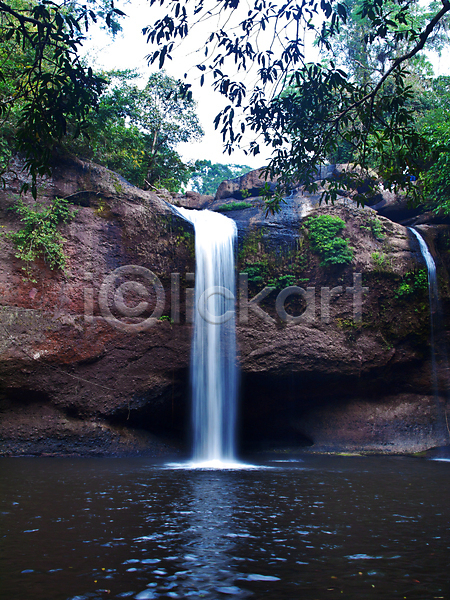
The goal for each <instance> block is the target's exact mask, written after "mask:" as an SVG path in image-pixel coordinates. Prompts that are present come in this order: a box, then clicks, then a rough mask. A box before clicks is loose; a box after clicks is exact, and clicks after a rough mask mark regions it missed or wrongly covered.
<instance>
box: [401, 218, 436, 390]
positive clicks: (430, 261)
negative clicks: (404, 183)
mask: <svg viewBox="0 0 450 600" xmlns="http://www.w3.org/2000/svg"><path fill="white" fill-rule="evenodd" d="M408 229H409V230H410V231H411V232H412V233H413V234H414V235H415V237H416V238H417V241H418V242H419V246H420V252H421V253H422V256H423V258H424V260H425V264H426V265H427V272H428V297H429V300H430V345H431V368H432V371H433V373H432V376H433V393H434V395H435V396H437V395H438V378H437V368H436V349H435V343H434V329H435V322H434V321H435V317H436V313H437V309H438V303H439V289H438V284H437V277H436V263H435V262H434V258H433V257H432V255H431V252H430V251H429V250H428V246H427V244H426V242H425V240H424V239H423V237H422V236H421V235H420V233H419V232H418V231H416V230H415V229H413V228H412V227H408Z"/></svg>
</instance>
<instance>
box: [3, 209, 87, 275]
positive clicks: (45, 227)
mask: <svg viewBox="0 0 450 600" xmlns="http://www.w3.org/2000/svg"><path fill="white" fill-rule="evenodd" d="M13 210H15V211H16V212H17V213H19V215H20V221H21V223H22V224H23V228H22V229H20V230H19V231H17V232H16V233H9V234H7V235H8V237H9V238H10V239H11V240H12V241H13V243H14V245H15V247H16V250H17V251H16V255H15V256H16V258H20V259H21V260H23V261H24V262H25V263H26V266H25V267H22V269H23V270H24V271H26V273H27V275H28V276H29V274H30V270H29V268H30V263H31V262H33V261H35V260H36V259H37V258H43V259H44V260H45V262H46V263H47V264H48V266H49V267H50V269H52V270H53V269H62V270H63V271H65V268H66V255H65V254H64V249H63V244H64V242H65V239H64V238H63V236H62V235H61V233H60V232H59V231H58V225H60V224H61V223H68V222H69V221H71V220H72V219H73V217H74V216H75V214H76V211H74V210H73V208H72V206H71V205H70V204H69V202H68V200H65V199H64V198H55V200H54V201H53V202H52V204H50V206H43V205H42V204H39V203H37V204H36V205H35V208H30V207H28V206H26V205H25V204H24V203H23V201H22V199H21V198H20V199H19V200H18V201H17V204H16V206H15V207H14V209H13Z"/></svg>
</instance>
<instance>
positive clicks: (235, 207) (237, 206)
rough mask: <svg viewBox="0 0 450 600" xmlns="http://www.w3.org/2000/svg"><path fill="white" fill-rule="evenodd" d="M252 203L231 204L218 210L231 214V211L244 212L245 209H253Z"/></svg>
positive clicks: (224, 205)
mask: <svg viewBox="0 0 450 600" xmlns="http://www.w3.org/2000/svg"><path fill="white" fill-rule="evenodd" d="M251 207H252V205H251V204H250V202H230V203H229V204H222V205H221V206H219V207H218V208H216V210H217V211H219V212H229V211H231V210H243V209H244V208H251Z"/></svg>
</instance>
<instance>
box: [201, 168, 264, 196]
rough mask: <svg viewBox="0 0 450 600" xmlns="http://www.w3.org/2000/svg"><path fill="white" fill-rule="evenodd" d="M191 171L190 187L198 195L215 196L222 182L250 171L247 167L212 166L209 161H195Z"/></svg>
mask: <svg viewBox="0 0 450 600" xmlns="http://www.w3.org/2000/svg"><path fill="white" fill-rule="evenodd" d="M193 169H194V170H193V172H192V174H191V183H192V187H193V189H194V190H195V191H196V192H199V193H200V194H215V193H216V191H217V188H218V187H219V185H220V184H221V183H222V181H225V180H227V179H234V178H235V177H240V176H241V175H245V173H248V172H249V171H251V170H252V169H251V167H248V166H247V165H224V164H222V163H214V164H213V163H212V162H211V161H210V160H197V161H196V162H195V164H194V167H193Z"/></svg>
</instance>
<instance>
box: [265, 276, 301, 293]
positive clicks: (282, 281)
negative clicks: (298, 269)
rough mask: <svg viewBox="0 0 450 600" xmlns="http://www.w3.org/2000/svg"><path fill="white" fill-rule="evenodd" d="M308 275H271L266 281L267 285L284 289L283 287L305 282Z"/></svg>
mask: <svg viewBox="0 0 450 600" xmlns="http://www.w3.org/2000/svg"><path fill="white" fill-rule="evenodd" d="M308 281H309V278H308V277H296V276H295V275H279V276H278V277H272V278H271V279H269V281H268V282H267V285H269V286H270V287H274V288H276V289H277V290H284V288H287V287H290V286H293V285H300V284H301V283H307V282H308Z"/></svg>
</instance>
